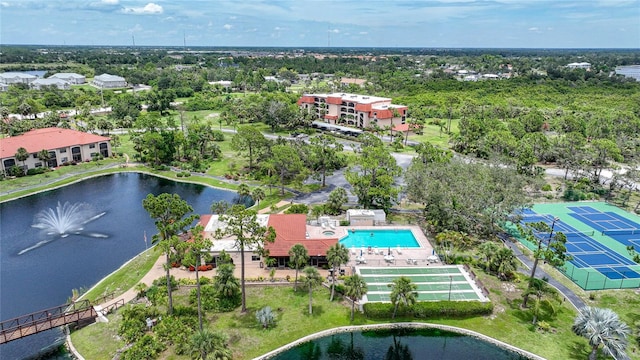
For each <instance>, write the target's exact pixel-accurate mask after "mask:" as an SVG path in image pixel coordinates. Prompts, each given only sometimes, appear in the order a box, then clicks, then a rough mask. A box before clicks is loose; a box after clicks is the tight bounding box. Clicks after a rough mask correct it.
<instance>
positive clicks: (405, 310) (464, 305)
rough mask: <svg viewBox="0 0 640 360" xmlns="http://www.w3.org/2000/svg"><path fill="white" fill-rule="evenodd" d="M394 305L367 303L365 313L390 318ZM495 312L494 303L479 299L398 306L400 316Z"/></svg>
mask: <svg viewBox="0 0 640 360" xmlns="http://www.w3.org/2000/svg"><path fill="white" fill-rule="evenodd" d="M393 308H394V305H393V304H391V303H366V304H364V313H365V315H366V316H367V317H368V318H370V319H389V318H391V317H392V316H393ZM492 312H493V303H490V302H479V301H425V302H417V303H415V304H414V305H413V306H410V307H407V306H402V305H400V306H399V307H398V313H397V314H396V316H399V317H413V318H416V319H430V318H438V319H442V318H467V317H474V316H482V315H489V314H491V313H492Z"/></svg>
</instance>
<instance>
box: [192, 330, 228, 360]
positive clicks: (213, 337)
mask: <svg viewBox="0 0 640 360" xmlns="http://www.w3.org/2000/svg"><path fill="white" fill-rule="evenodd" d="M188 349H189V353H190V354H191V358H192V359H195V360H211V359H214V360H231V359H233V353H232V352H231V350H230V349H229V347H228V346H227V336H226V335H224V334H223V333H221V332H214V331H211V330H209V329H204V330H200V331H198V332H196V333H195V334H193V335H192V336H191V338H189V345H188Z"/></svg>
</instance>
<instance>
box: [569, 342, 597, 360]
mask: <svg viewBox="0 0 640 360" xmlns="http://www.w3.org/2000/svg"><path fill="white" fill-rule="evenodd" d="M569 348H570V349H571V359H575V360H584V359H588V358H589V354H590V353H591V351H590V350H589V347H588V346H586V345H585V344H584V343H583V342H580V341H578V340H575V341H572V342H571V344H570V345H569ZM598 358H599V357H598Z"/></svg>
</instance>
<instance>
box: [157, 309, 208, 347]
mask: <svg viewBox="0 0 640 360" xmlns="http://www.w3.org/2000/svg"><path fill="white" fill-rule="evenodd" d="M183 308H184V307H183ZM174 310H175V309H174ZM191 312H193V311H191ZM174 314H175V315H173V316H163V317H162V320H161V321H160V322H159V323H158V324H157V325H156V326H155V327H154V329H153V331H154V333H155V334H156V336H157V337H158V339H159V340H160V341H162V342H163V343H164V344H167V345H174V346H175V352H176V354H178V355H184V354H186V352H187V346H186V345H187V344H188V343H189V335H190V334H191V333H193V332H194V331H195V329H196V326H197V323H198V320H197V313H196V317H193V315H191V316H187V317H185V316H183V315H178V314H176V313H174Z"/></svg>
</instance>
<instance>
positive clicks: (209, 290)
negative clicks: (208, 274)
mask: <svg viewBox="0 0 640 360" xmlns="http://www.w3.org/2000/svg"><path fill="white" fill-rule="evenodd" d="M216 295H217V293H216V290H215V288H214V287H213V286H211V285H204V286H200V303H201V304H202V309H203V310H215V309H217V308H218V299H217V298H216ZM189 303H190V304H192V305H197V304H198V289H197V288H194V289H192V290H191V292H190V293H189Z"/></svg>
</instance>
